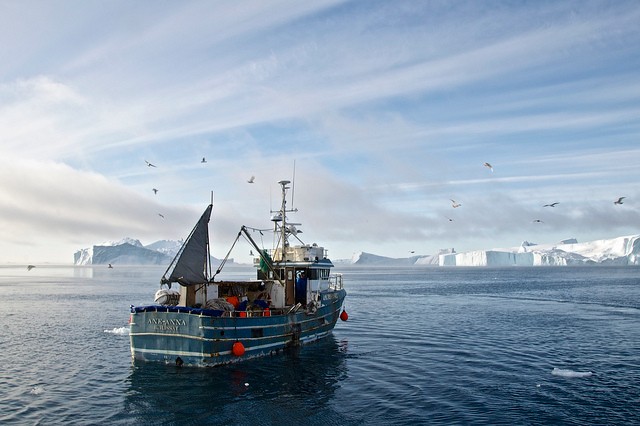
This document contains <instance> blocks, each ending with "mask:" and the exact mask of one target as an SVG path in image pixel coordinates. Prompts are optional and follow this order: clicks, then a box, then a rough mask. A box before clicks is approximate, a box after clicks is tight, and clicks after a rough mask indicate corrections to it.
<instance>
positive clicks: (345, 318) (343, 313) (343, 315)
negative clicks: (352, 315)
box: [340, 309, 349, 321]
mask: <svg viewBox="0 0 640 426" xmlns="http://www.w3.org/2000/svg"><path fill="white" fill-rule="evenodd" d="M340 319H341V320H342V321H346V320H348V319H349V314H348V313H347V311H345V310H344V309H343V310H342V313H341V314H340Z"/></svg>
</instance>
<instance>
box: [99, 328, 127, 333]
mask: <svg viewBox="0 0 640 426" xmlns="http://www.w3.org/2000/svg"><path fill="white" fill-rule="evenodd" d="M104 332H105V333H110V334H120V335H125V334H127V335H128V334H129V327H116V328H112V329H111V330H105V331H104Z"/></svg>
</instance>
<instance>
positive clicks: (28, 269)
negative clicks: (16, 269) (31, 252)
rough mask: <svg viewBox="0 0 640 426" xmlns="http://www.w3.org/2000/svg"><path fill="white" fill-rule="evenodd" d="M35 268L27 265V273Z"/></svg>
mask: <svg viewBox="0 0 640 426" xmlns="http://www.w3.org/2000/svg"><path fill="white" fill-rule="evenodd" d="M35 267H36V266H35V265H27V271H30V270H32V269H33V268H35Z"/></svg>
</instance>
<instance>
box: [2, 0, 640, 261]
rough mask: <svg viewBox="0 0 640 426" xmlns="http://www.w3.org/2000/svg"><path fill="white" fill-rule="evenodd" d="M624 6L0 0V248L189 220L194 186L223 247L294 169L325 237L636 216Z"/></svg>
mask: <svg viewBox="0 0 640 426" xmlns="http://www.w3.org/2000/svg"><path fill="white" fill-rule="evenodd" d="M638 22H640V2H637V1H635V0H634V1H624V0H616V1H582V0H580V1H562V2H558V1H481V2H480V1H448V0H447V1H403V0H396V1H392V2H390V1H376V0H372V1H341V0H314V1H306V2H301V1H298V0H273V1H268V2H265V1H262V0H255V1H253V0H247V1H242V2H238V1H215V2H212V1H188V0H187V1H150V0H149V1H145V0H142V1H136V2H131V1H124V0H122V1H118V0H114V1H109V2H105V1H97V0H89V1H87V0H65V1H58V0H51V1H43V0H32V1H19V0H3V1H0V57H1V58H2V61H0V235H1V236H2V237H1V238H0V263H9V264H10V263H16V264H20V263H38V262H41V263H54V264H71V263H73V255H74V252H76V251H77V250H80V249H82V248H86V247H91V246H92V245H94V244H101V243H103V242H105V241H118V240H121V239H123V238H125V237H130V238H135V239H138V240H140V241H141V242H142V244H144V245H147V244H151V243H153V242H155V241H158V240H164V239H167V240H178V239H180V238H185V237H186V236H187V235H188V233H189V232H190V230H191V228H192V227H193V225H194V224H195V223H196V221H197V219H198V218H199V217H200V215H201V214H202V212H203V211H204V209H205V208H206V206H207V205H208V203H209V202H210V200H211V197H212V194H213V199H214V209H213V214H212V219H211V223H210V231H211V238H212V255H214V256H216V257H223V256H224V255H225V254H226V253H227V252H228V250H229V248H230V245H231V243H232V242H233V240H234V238H235V236H236V235H237V233H238V231H239V229H240V226H241V225H247V226H250V227H257V228H268V227H270V222H269V217H270V210H271V209H275V208H277V207H278V202H279V194H280V193H279V186H278V184H277V182H278V181H280V180H283V179H287V180H293V178H294V177H295V186H294V188H293V193H292V194H290V195H293V200H290V201H289V206H292V207H294V208H297V209H298V212H297V213H296V214H295V215H293V216H292V217H291V218H290V219H291V220H294V221H296V222H299V223H302V226H301V227H300V228H301V229H302V230H303V234H301V238H302V240H303V241H304V242H305V243H308V244H311V243H314V242H315V243H317V244H318V245H320V246H324V247H325V248H326V249H327V250H328V254H329V257H330V258H333V259H345V258H351V257H352V255H353V254H354V253H356V252H359V251H365V252H368V253H373V254H378V255H382V256H389V257H409V256H412V255H418V254H422V255H428V254H436V253H438V251H439V250H441V249H446V248H454V249H455V250H456V251H458V252H462V251H468V250H477V249H491V248H500V247H514V246H518V245H520V244H521V243H522V242H523V241H528V242H535V243H541V244H542V243H544V244H548V243H553V242H557V241H561V240H564V239H568V238H576V239H577V240H578V241H579V242H586V241H593V240H598V239H607V238H614V237H618V236H623V235H633V234H639V233H640V213H639V207H640V186H639V185H638V184H639V182H640V167H639V165H640V137H639V136H640V25H638ZM203 158H205V159H206V162H205V163H203V162H202V159H203ZM147 161H148V162H150V163H152V164H154V165H155V166H156V167H150V166H147V163H146V162H147ZM485 162H488V163H490V164H491V165H492V166H493V170H491V169H490V168H489V167H486V166H484V163H485ZM251 176H255V182H254V183H252V184H250V183H248V182H247V180H248V179H249V178H250V177H251ZM153 188H156V189H157V190H158V191H157V193H155V194H154V192H153ZM619 197H626V198H625V199H624V200H623V204H614V201H615V200H617V199H618V198H619ZM451 200H455V202H456V203H457V204H460V206H459V207H457V208H454V207H453V203H452V201H451ZM554 202H557V203H559V204H557V205H555V207H543V206H544V205H545V204H550V203H554ZM160 214H161V215H162V216H164V217H161V216H160ZM265 238H266V237H264V238H263V237H262V236H260V237H259V238H257V241H258V244H259V245H264V246H265V247H266V248H269V247H271V243H272V241H271V240H268V241H267V240H265ZM238 247H239V248H238V250H240V252H238V253H233V254H232V257H234V258H236V259H238V260H240V261H248V260H249V256H248V250H249V249H248V248H247V247H245V246H238Z"/></svg>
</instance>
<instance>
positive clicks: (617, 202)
mask: <svg viewBox="0 0 640 426" xmlns="http://www.w3.org/2000/svg"><path fill="white" fill-rule="evenodd" d="M625 198H627V197H620V198H618V199H617V200H616V201H614V202H613V204H624V203H623V202H622V200H624V199H625Z"/></svg>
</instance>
